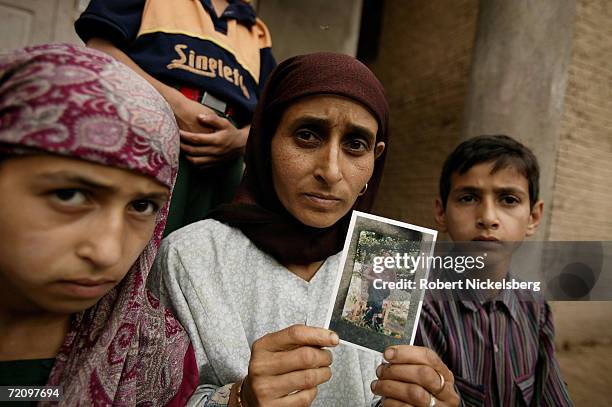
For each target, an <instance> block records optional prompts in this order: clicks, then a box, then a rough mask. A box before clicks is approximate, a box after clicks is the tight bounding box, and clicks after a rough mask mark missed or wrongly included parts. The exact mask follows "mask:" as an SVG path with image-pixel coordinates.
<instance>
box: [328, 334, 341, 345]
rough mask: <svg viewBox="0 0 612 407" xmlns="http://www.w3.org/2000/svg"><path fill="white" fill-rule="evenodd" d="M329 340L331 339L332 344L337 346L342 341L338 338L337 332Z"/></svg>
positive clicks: (330, 335)
mask: <svg viewBox="0 0 612 407" xmlns="http://www.w3.org/2000/svg"><path fill="white" fill-rule="evenodd" d="M329 338H330V339H331V341H332V343H333V344H334V345H337V344H338V342H339V341H340V338H339V337H338V334H337V333H335V332H332V333H331V334H329Z"/></svg>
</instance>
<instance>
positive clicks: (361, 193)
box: [359, 182, 368, 196]
mask: <svg viewBox="0 0 612 407" xmlns="http://www.w3.org/2000/svg"><path fill="white" fill-rule="evenodd" d="M367 190H368V183H367V182H366V184H365V186H364V187H363V189H362V190H361V191H359V196H361V195H363V194H365V193H366V191H367Z"/></svg>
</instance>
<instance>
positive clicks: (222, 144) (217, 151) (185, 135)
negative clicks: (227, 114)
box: [181, 113, 249, 168]
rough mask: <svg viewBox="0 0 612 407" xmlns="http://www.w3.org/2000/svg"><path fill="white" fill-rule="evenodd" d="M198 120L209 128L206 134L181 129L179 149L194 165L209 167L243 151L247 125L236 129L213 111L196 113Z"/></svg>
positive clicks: (203, 126)
mask: <svg viewBox="0 0 612 407" xmlns="http://www.w3.org/2000/svg"><path fill="white" fill-rule="evenodd" d="M198 121H199V123H200V126H201V127H202V128H204V129H211V130H210V131H209V132H206V133H207V134H206V133H194V132H191V131H185V130H181V151H182V152H183V153H184V154H185V156H186V157H187V159H188V160H189V161H191V162H192V163H193V164H194V165H197V166H198V167H201V168H205V167H210V166H212V165H215V164H218V163H220V162H223V161H227V160H230V159H232V158H235V157H238V156H239V155H240V154H242V153H244V147H245V145H246V141H247V137H248V136H249V126H247V127H244V128H242V129H237V128H236V127H234V125H233V124H232V123H230V121H229V120H227V119H225V118H223V117H219V116H218V115H216V114H215V113H211V114H204V115H198Z"/></svg>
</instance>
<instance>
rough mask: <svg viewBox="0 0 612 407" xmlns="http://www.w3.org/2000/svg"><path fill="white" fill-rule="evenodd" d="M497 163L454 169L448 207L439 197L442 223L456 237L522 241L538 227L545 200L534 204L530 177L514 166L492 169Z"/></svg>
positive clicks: (438, 202) (457, 239) (442, 228)
mask: <svg viewBox="0 0 612 407" xmlns="http://www.w3.org/2000/svg"><path fill="white" fill-rule="evenodd" d="M493 166H494V163H493V162H489V163H481V164H477V165H475V166H473V167H472V168H470V169H469V170H468V171H467V172H466V173H465V174H461V175H460V174H459V173H457V172H455V173H453V174H452V176H451V190H450V194H449V196H448V201H447V202H446V209H444V208H443V206H442V202H441V201H440V199H438V200H437V201H436V221H437V223H438V226H439V227H440V229H441V230H442V231H445V232H448V234H449V236H450V237H451V239H452V240H453V241H479V240H485V241H486V240H491V241H493V242H495V241H499V242H521V241H523V240H524V239H525V237H527V236H531V235H533V234H534V233H535V231H536V230H537V227H538V225H539V223H540V220H541V217H542V210H543V203H542V201H541V200H540V201H538V202H536V203H535V205H533V209H532V208H531V204H530V202H529V184H528V182H527V178H525V177H524V176H523V175H522V174H521V173H519V172H518V171H516V170H515V169H514V168H512V167H508V168H503V169H500V170H498V171H497V172H495V173H491V170H492V169H493ZM490 245H495V243H490Z"/></svg>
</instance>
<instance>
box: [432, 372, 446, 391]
mask: <svg viewBox="0 0 612 407" xmlns="http://www.w3.org/2000/svg"><path fill="white" fill-rule="evenodd" d="M436 373H437V374H438V376H440V390H438V391H437V392H435V393H434V394H440V392H441V391H442V390H444V385H445V384H446V380H444V376H442V373H440V372H438V371H437V370H436Z"/></svg>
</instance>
